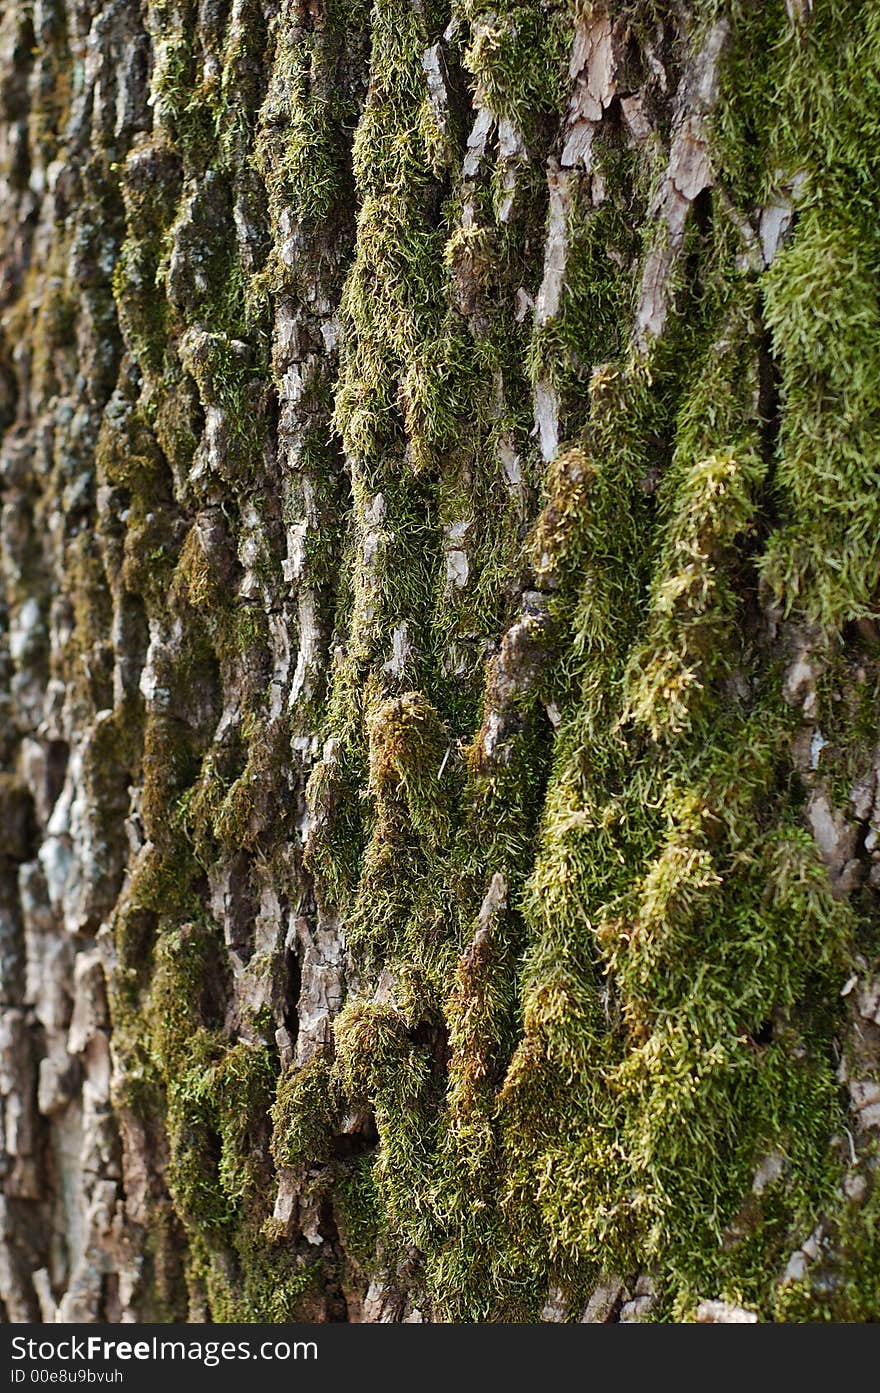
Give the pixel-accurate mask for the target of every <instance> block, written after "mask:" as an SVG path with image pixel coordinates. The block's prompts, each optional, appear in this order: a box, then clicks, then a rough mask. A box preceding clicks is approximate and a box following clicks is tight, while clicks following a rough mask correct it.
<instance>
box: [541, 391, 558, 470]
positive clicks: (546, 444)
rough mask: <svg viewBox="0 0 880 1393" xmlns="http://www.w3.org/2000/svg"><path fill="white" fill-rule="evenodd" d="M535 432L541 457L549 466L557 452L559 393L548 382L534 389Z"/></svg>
mask: <svg viewBox="0 0 880 1393" xmlns="http://www.w3.org/2000/svg"><path fill="white" fill-rule="evenodd" d="M535 432H536V434H537V436H538V440H539V441H540V445H541V457H542V458H543V459H544V460H545V462H546V463H548V464H549V462H550V461H551V460H554V459H555V458H556V456H557V454H558V452H559V393H558V392H557V391H556V388H555V387H553V386H552V385H551V384H550V383H549V382H539V383H538V386H537V387H536V388H535Z"/></svg>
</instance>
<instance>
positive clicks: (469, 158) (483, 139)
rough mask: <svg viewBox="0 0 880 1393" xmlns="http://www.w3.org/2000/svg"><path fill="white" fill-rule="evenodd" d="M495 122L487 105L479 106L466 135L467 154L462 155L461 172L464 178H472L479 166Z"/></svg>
mask: <svg viewBox="0 0 880 1393" xmlns="http://www.w3.org/2000/svg"><path fill="white" fill-rule="evenodd" d="M494 124H495V118H494V116H493V115H492V113H491V111H490V110H489V108H488V107H487V106H483V107H480V108H479V110H478V111H477V118H476V120H475V121H474V124H473V128H472V130H471V133H470V135H469V136H468V142H467V154H466V155H465V157H464V163H463V165H462V173H463V175H464V177H465V179H473V178H474V177H475V175H476V173H477V171H478V169H479V168H480V164H481V162H482V159H483V156H484V155H485V153H486V144H487V142H488V139H489V134H490V132H491V130H492V127H493V126H494Z"/></svg>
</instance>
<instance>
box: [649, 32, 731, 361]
mask: <svg viewBox="0 0 880 1393" xmlns="http://www.w3.org/2000/svg"><path fill="white" fill-rule="evenodd" d="M729 35H730V26H729V24H728V23H727V21H726V20H722V21H721V22H720V23H718V24H716V25H714V26H713V28H712V29H711V30H710V32H709V36H708V38H707V40H706V44H705V46H704V48H703V49H702V50H701V51H700V53H698V54H697V55H696V57H695V58H694V60H693V62H692V64H691V66H690V69H689V70H688V72H687V74H686V75H685V78H684V80H683V83H682V91H681V94H680V98H679V115H678V117H677V120H676V123H675V127H674V131H673V137H672V146H671V149H670V152H669V162H668V164H667V167H666V173H665V175H664V177H663V180H662V182H661V184H660V187H659V189H658V190H657V193H656V195H655V197H654V200H653V202H652V205H651V208H650V210H649V215H650V216H651V217H653V218H656V220H657V222H658V224H659V227H658V232H657V236H656V238H655V241H654V245H653V247H652V248H651V250H650V251H649V253H648V255H647V257H646V258H645V265H644V269H643V272H642V286H641V292H640V295H639V307H638V311H637V314H636V322H635V331H634V338H635V342H636V345H637V346H638V347H639V348H640V349H641V350H642V351H643V352H644V351H645V350H646V349H647V347H648V345H649V343H650V341H651V340H652V339H656V338H658V337H659V336H660V334H662V332H663V329H664V327H665V325H666V317H667V314H668V312H669V284H670V279H671V273H672V270H673V267H674V266H675V264H676V262H677V261H678V257H679V255H680V253H681V249H682V246H683V243H684V230H685V224H686V222H687V216H688V213H689V211H690V208H691V205H692V204H693V201H694V199H695V198H697V196H698V195H699V194H700V193H702V191H703V190H704V189H707V188H710V187H711V185H712V170H711V164H710V161H709V150H708V143H707V130H706V117H707V116H708V114H709V112H710V111H711V110H712V108H713V106H714V105H715V103H716V102H717V100H718V64H719V60H720V57H721V54H722V52H723V50H724V47H725V45H726V43H727V40H728V37H729Z"/></svg>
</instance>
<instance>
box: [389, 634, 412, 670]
mask: <svg viewBox="0 0 880 1393" xmlns="http://www.w3.org/2000/svg"><path fill="white" fill-rule="evenodd" d="M412 651H413V648H412V644H411V643H410V641H409V627H408V625H407V624H406V622H404V623H403V624H395V626H394V628H393V629H392V631H391V657H390V658H389V659H388V662H387V663H385V664H384V671H385V672H387V673H390V674H391V676H392V677H402V676H403V674H404V672H405V671H406V665H407V663H408V662H409V660H410V658H411V657H412Z"/></svg>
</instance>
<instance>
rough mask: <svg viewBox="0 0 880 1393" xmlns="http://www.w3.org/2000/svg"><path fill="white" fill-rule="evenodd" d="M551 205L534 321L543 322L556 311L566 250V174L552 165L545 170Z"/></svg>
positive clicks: (567, 178) (559, 298)
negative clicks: (542, 273)
mask: <svg viewBox="0 0 880 1393" xmlns="http://www.w3.org/2000/svg"><path fill="white" fill-rule="evenodd" d="M547 185H548V189H549V192H550V209H549V213H548V217H547V238H546V241H545V242H544V275H543V278H542V280H541V288H540V290H539V291H538V299H537V301H536V303H535V322H536V323H537V324H539V325H542V324H546V323H547V321H548V319H552V318H553V317H554V316H555V315H557V314H558V313H559V303H560V300H561V298H562V283H563V278H564V276H565V263H566V258H567V253H568V209H569V203H570V196H569V176H568V175H566V174H564V173H562V172H561V171H560V170H558V169H556V168H554V167H553V166H551V168H550V169H549V171H548V174H547Z"/></svg>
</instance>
